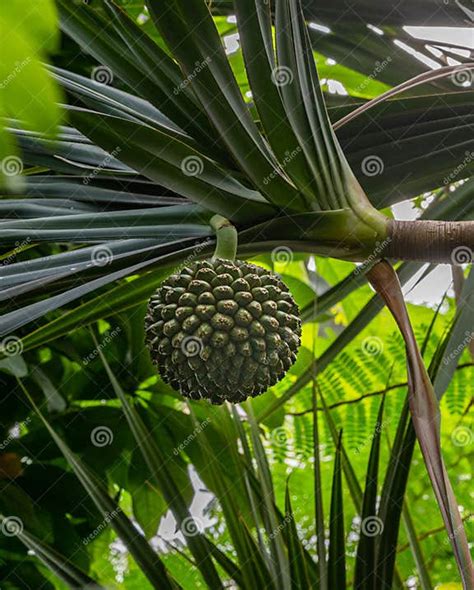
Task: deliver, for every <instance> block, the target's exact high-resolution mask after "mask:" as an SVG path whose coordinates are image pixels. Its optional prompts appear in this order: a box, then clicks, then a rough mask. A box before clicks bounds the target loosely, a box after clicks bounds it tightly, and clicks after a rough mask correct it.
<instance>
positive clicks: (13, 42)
mask: <svg viewBox="0 0 474 590" xmlns="http://www.w3.org/2000/svg"><path fill="white" fill-rule="evenodd" d="M0 36H1V38H2V41H3V49H2V59H1V60H0V81H1V83H0V90H1V92H0V117H2V118H3V117H10V118H12V119H16V120H18V121H19V122H20V124H21V125H22V126H23V127H25V128H27V129H31V130H32V131H37V132H39V133H42V134H44V135H45V136H47V137H53V136H54V135H55V133H56V130H57V127H58V125H59V123H60V120H61V118H62V116H61V112H60V109H59V106H58V102H59V101H60V99H61V93H60V92H59V89H58V87H57V86H56V84H55V83H54V82H53V81H52V79H51V76H50V74H49V73H48V71H47V69H46V68H45V66H44V64H43V63H42V61H43V60H44V59H45V57H46V55H47V54H48V53H49V54H51V53H54V52H56V51H57V50H58V45H59V31H58V26H57V14H56V7H55V4H54V1H53V0H38V2H30V3H25V2H23V1H22V0H11V1H10V2H6V3H4V4H3V5H2V8H1V10H0ZM16 154H17V149H16V146H15V142H14V139H13V137H12V136H11V135H10V134H9V133H8V132H7V131H6V130H5V129H4V128H0V160H1V162H2V166H1V171H0V182H1V183H2V185H6V186H7V187H9V188H19V183H20V180H21V179H20V173H21V171H22V170H23V162H22V160H21V159H20V158H19V157H18V156H17V155H16Z"/></svg>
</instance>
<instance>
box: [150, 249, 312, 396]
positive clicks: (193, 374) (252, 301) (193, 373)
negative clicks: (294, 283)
mask: <svg viewBox="0 0 474 590" xmlns="http://www.w3.org/2000/svg"><path fill="white" fill-rule="evenodd" d="M145 329H146V340H147V344H148V346H149V348H150V351H151V357H152V360H153V361H154V363H155V364H156V365H157V366H158V369H159V372H160V374H161V376H162V377H163V380H164V381H165V382H167V383H169V384H170V385H171V386H172V387H173V388H174V389H176V390H177V391H180V392H181V393H182V394H183V395H185V396H186V397H190V398H192V399H202V398H205V399H209V400H210V401H212V402H213V403H215V404H221V403H223V402H224V401H226V400H227V401H231V402H234V403H235V402H241V401H243V400H245V399H246V398H247V397H249V396H256V395H259V394H261V393H263V392H264V391H265V390H266V389H268V387H271V386H272V385H274V384H275V383H277V381H279V380H280V379H282V377H283V376H284V375H285V373H286V371H287V370H288V369H289V368H290V367H291V365H292V364H293V363H294V362H295V359H296V353H297V350H298V347H299V344H300V336H301V321H300V319H299V315H298V307H297V305H296V303H295V301H294V299H293V297H292V296H291V294H290V293H289V292H288V288H287V287H286V286H285V285H284V284H283V283H282V281H281V280H280V279H279V278H278V276H276V275H275V274H272V273H269V272H268V271H266V270H264V269H263V268H260V267H258V266H255V265H254V264H250V263H248V262H243V261H240V260H236V261H235V262H234V261H230V260H224V259H219V258H217V259H213V260H206V261H202V262H195V263H193V264H191V265H189V266H187V267H185V268H183V269H181V270H180V271H179V272H178V273H177V274H174V275H172V276H170V277H169V278H168V279H167V280H166V281H164V282H163V283H162V285H161V287H160V288H159V289H158V290H157V291H156V293H155V294H154V295H153V296H152V297H151V299H150V302H149V305H148V313H147V317H146V321H145Z"/></svg>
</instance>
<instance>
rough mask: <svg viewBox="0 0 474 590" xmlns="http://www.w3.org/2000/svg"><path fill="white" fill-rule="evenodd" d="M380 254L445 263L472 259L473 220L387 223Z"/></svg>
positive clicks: (465, 261)
mask: <svg viewBox="0 0 474 590" xmlns="http://www.w3.org/2000/svg"><path fill="white" fill-rule="evenodd" d="M387 229H388V237H387V244H386V247H385V248H384V252H383V254H384V257H386V258H393V259H396V260H417V261H421V262H434V263H446V264H455V265H460V264H469V263H472V262H474V221H427V220H418V221H394V220H390V221H389V223H388V228H387Z"/></svg>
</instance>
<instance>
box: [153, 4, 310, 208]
mask: <svg viewBox="0 0 474 590" xmlns="http://www.w3.org/2000/svg"><path fill="white" fill-rule="evenodd" d="M147 6H148V9H149V11H150V14H151V16H152V18H153V20H154V22H155V24H156V26H157V28H158V30H159V31H160V33H161V35H162V36H163V38H164V39H165V41H166V43H167V44H168V46H169V48H170V49H171V50H172V52H173V54H174V55H175V56H176V58H177V59H178V61H179V62H180V64H181V67H182V69H183V71H184V73H185V74H186V75H187V76H188V79H189V80H190V85H191V88H193V89H194V91H195V93H196V96H197V97H198V99H199V101H200V103H201V104H202V106H203V108H204V109H205V111H206V113H207V115H208V117H209V119H210V120H211V121H212V123H213V124H214V126H215V128H216V129H217V131H218V133H219V135H220V136H221V137H222V140H223V141H224V142H225V143H226V145H227V148H228V150H229V152H230V154H231V155H232V157H233V158H234V159H235V161H236V162H237V163H238V165H239V167H240V169H241V170H242V171H243V172H245V174H247V176H248V177H249V179H250V180H251V181H252V183H253V184H254V185H255V187H256V188H257V189H258V190H259V191H260V192H261V193H262V194H263V195H264V196H265V197H266V198H267V199H268V200H269V201H270V202H272V203H274V204H276V205H279V206H281V207H284V208H287V209H289V210H297V211H298V210H300V211H302V210H305V208H306V207H305V203H304V201H303V199H302V197H301V195H300V194H299V193H298V191H297V190H296V189H295V188H294V187H293V185H292V184H290V183H288V182H287V181H286V180H285V178H284V176H283V175H282V173H281V171H280V170H279V169H278V167H277V166H276V162H275V161H274V158H273V156H272V154H271V153H270V152H269V150H268V149H267V147H266V144H265V143H264V141H263V138H262V137H261V135H260V133H259V131H258V129H257V126H256V125H255V123H254V122H253V120H252V118H251V116H250V113H249V110H248V109H247V106H246V105H245V103H244V101H243V98H242V95H241V93H240V89H239V87H238V85H237V82H236V80H235V77H234V75H233V73H232V70H231V68H230V65H229V62H228V59H227V57H226V55H225V52H224V49H223V46H222V43H221V40H220V38H219V35H218V33H217V30H216V28H215V24H214V22H213V20H212V18H211V15H210V13H209V11H208V8H207V6H206V5H205V4H204V3H203V2H201V0H186V1H185V2H184V1H183V0H173V1H171V2H167V3H166V10H163V8H164V5H163V3H162V2H161V1H160V0H149V1H148V2H147ZM196 60H197V62H198V63H199V64H203V65H202V67H201V68H200V70H199V73H198V74H197V75H196ZM249 154H251V157H248V155H249Z"/></svg>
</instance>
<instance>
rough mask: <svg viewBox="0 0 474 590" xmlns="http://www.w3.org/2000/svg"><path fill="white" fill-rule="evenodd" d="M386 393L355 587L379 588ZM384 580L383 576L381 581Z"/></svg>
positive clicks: (366, 498) (372, 458)
mask: <svg viewBox="0 0 474 590" xmlns="http://www.w3.org/2000/svg"><path fill="white" fill-rule="evenodd" d="M384 404H385V395H384V396H383V397H382V402H381V403H380V408H379V412H378V416H377V422H376V424H375V431H374V434H373V438H372V445H371V448H370V456H369V464H368V466H367V475H366V479H365V489H364V499H363V502H362V513H361V528H360V538H359V544H358V546H357V557H356V565H355V575H354V590H365V588H375V587H376V581H377V580H378V576H377V573H376V569H375V564H376V544H377V535H378V534H379V531H380V532H382V530H383V527H384V526H385V523H384V522H382V521H381V520H380V519H379V518H378V517H377V483H378V471H379V460H380V439H381V434H382V430H383V410H384ZM377 583H380V580H378V581H377Z"/></svg>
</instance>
